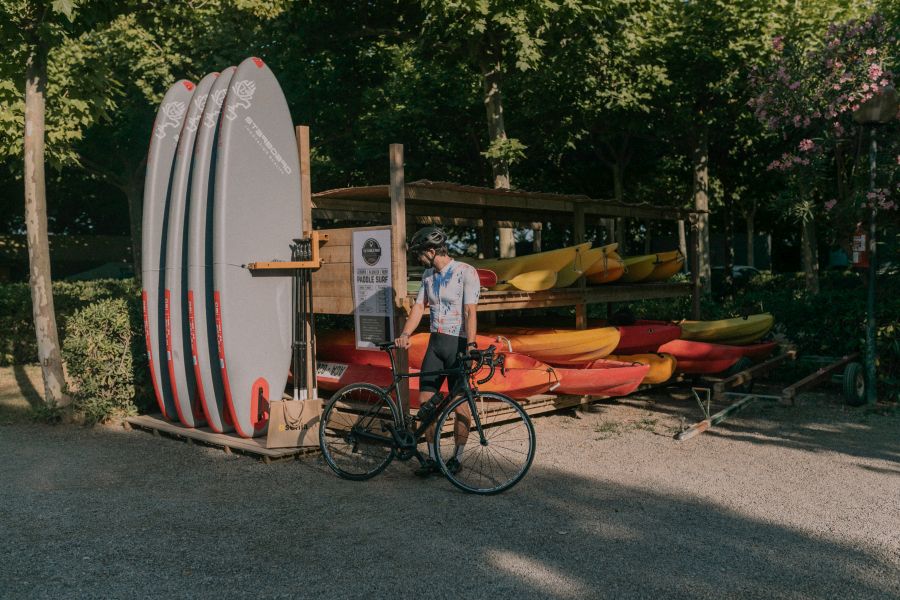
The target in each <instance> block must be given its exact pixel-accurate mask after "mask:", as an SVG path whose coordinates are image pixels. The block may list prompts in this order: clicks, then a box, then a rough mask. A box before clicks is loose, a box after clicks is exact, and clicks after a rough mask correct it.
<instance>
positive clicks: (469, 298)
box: [462, 267, 481, 344]
mask: <svg viewBox="0 0 900 600" xmlns="http://www.w3.org/2000/svg"><path fill="white" fill-rule="evenodd" d="M480 296H481V282H480V281H479V280H478V272H477V271H476V270H475V269H474V268H473V267H469V268H468V269H467V270H466V274H465V279H464V280H463V297H462V301H463V307H464V308H463V313H464V314H465V318H466V323H465V328H466V342H468V343H469V344H474V343H475V336H476V335H477V334H478V299H479V297H480Z"/></svg>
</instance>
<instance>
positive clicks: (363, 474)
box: [319, 384, 396, 479]
mask: <svg viewBox="0 0 900 600" xmlns="http://www.w3.org/2000/svg"><path fill="white" fill-rule="evenodd" d="M395 420H396V419H395V413H394V408H393V406H392V405H391V404H390V402H389V401H388V400H387V399H386V396H385V395H384V392H383V390H380V389H379V388H377V387H375V386H371V385H368V384H351V385H350V386H347V387H346V388H344V389H342V390H340V391H338V392H337V393H336V394H335V396H334V397H333V398H332V400H331V402H329V404H328V407H327V408H326V409H325V412H324V413H323V416H322V424H321V429H320V433H319V440H320V447H321V449H322V454H323V457H324V458H325V461H326V462H327V463H328V466H330V467H331V468H332V470H334V471H335V472H336V473H337V474H338V475H340V476H341V477H345V478H348V479H368V478H369V477H372V476H374V475H377V474H378V473H380V472H381V471H382V470H383V469H384V468H385V467H386V466H387V465H388V463H390V461H391V460H392V459H393V457H394V452H395V449H394V446H393V443H392V442H391V440H390V439H389V438H388V437H387V436H385V434H384V433H385V430H386V425H387V424H388V423H393V422H395Z"/></svg>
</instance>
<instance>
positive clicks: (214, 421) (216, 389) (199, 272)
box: [185, 67, 235, 433]
mask: <svg viewBox="0 0 900 600" xmlns="http://www.w3.org/2000/svg"><path fill="white" fill-rule="evenodd" d="M234 69H235V68H234V67H228V68H227V69H225V70H224V71H222V73H221V74H219V78H218V79H216V81H215V82H214V83H213V85H212V87H211V88H210V90H209V98H208V99H207V101H206V108H204V109H203V118H202V119H201V121H200V128H199V129H198V130H197V139H196V140H195V141H194V166H193V168H192V169H191V200H190V206H189V208H188V241H187V245H186V246H185V247H186V248H187V255H188V295H187V299H188V316H189V321H190V327H191V355H192V358H193V363H194V378H195V379H196V381H197V395H198V396H200V402H201V403H202V405H203V412H204V413H205V414H206V422H207V423H208V424H209V426H210V428H211V429H212V430H213V431H216V432H218V433H223V432H226V431H231V430H232V429H234V427H233V425H232V420H231V415H230V414H229V413H228V407H227V406H226V405H225V389H224V387H223V386H222V374H221V371H220V369H219V351H218V349H217V345H216V319H215V313H214V312H213V225H212V223H213V205H214V198H213V194H214V190H215V177H216V136H217V133H218V131H219V114H220V113H221V112H222V103H223V102H224V101H225V94H227V93H228V84H229V83H230V82H231V76H232V75H233V74H234Z"/></svg>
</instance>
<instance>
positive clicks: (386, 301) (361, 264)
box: [353, 228, 394, 349]
mask: <svg viewBox="0 0 900 600" xmlns="http://www.w3.org/2000/svg"><path fill="white" fill-rule="evenodd" d="M391 275H392V274H391V230H390V228H386V229H363V230H360V231H354V232H353V300H354V303H355V305H356V309H355V310H354V311H353V317H354V320H355V323H356V347H357V348H366V349H374V348H375V347H376V346H375V344H378V343H381V342H386V341H388V340H392V339H393V338H394V290H393V286H392V279H391Z"/></svg>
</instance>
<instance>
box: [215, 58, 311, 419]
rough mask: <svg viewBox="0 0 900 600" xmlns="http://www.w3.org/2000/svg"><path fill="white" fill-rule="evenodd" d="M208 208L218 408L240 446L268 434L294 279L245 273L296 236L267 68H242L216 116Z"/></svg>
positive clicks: (287, 137)
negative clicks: (221, 392)
mask: <svg viewBox="0 0 900 600" xmlns="http://www.w3.org/2000/svg"><path fill="white" fill-rule="evenodd" d="M214 204H215V206H214V207H213V282H214V285H215V291H214V293H213V297H214V305H215V315H216V321H217V333H218V345H219V348H218V350H219V359H220V366H221V370H222V381H223V384H224V389H225V399H226V402H227V404H228V408H229V410H230V412H231V416H232V418H233V419H234V427H235V430H236V431H237V433H238V434H239V435H241V436H243V437H253V436H257V435H262V434H264V433H265V432H266V426H267V424H268V418H269V412H268V403H269V399H270V398H281V395H282V393H283V392H284V387H285V384H286V383H287V377H288V369H289V367H290V363H291V330H292V328H291V324H292V314H291V311H292V308H291V288H292V284H291V277H290V273H288V272H261V273H260V272H257V273H251V271H250V270H249V269H247V267H246V265H247V264H248V263H251V262H257V261H278V260H281V261H289V260H290V259H291V249H290V246H291V243H292V240H293V239H294V238H298V237H300V236H301V235H302V231H303V224H302V222H301V220H302V217H301V209H300V160H299V157H298V154H297V143H296V138H295V137H294V127H293V122H292V120H291V114H290V111H289V110H288V105H287V101H286V100H285V98H284V93H283V92H282V91H281V87H280V86H279V85H278V81H277V80H276V79H275V76H274V75H273V74H272V71H271V70H270V69H269V67H268V66H266V64H265V63H264V62H263V61H262V60H260V59H258V58H249V59H247V60H245V61H243V62H242V63H241V64H240V65H239V66H238V68H237V70H236V71H235V73H234V76H233V77H232V79H231V84H230V85H229V88H228V95H227V96H226V98H225V105H224V107H223V109H222V117H221V119H220V125H219V139H218V156H217V159H216V180H215V202H214Z"/></svg>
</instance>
